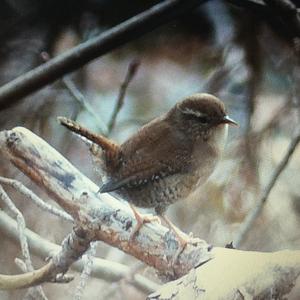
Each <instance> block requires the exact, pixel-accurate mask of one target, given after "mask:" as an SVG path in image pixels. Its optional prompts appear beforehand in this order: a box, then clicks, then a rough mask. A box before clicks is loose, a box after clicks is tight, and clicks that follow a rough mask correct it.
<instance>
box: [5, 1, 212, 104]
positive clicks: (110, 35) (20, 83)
mask: <svg viewBox="0 0 300 300" xmlns="http://www.w3.org/2000/svg"><path fill="white" fill-rule="evenodd" d="M206 1H207V0H165V1H164V2H162V3H159V4H157V5H155V6H153V7H152V8H150V9H148V10H147V11H145V12H142V13H140V14H138V15H136V16H134V17H132V18H130V19H129V20H127V21H125V22H123V23H121V24H119V25H117V26H115V27H113V28H111V29H109V30H107V31H106V32H104V33H102V34H100V35H99V36H98V37H95V38H93V39H90V40H88V41H87V42H85V43H82V44H79V45H78V46H76V47H74V48H72V49H70V50H68V51H66V52H65V53H63V54H61V55H59V56H56V57H55V58H53V59H51V60H49V61H48V62H46V63H44V64H43V65H41V66H39V67H37V68H35V69H33V70H31V71H29V72H27V73H26V74H24V75H21V76H20V77H18V78H16V79H14V80H12V81H11V82H9V83H7V84H5V85H4V86H2V87H1V88H0V110H3V109H6V108H8V107H10V106H11V105H12V104H13V103H15V102H17V101H18V100H20V99H21V98H22V97H25V96H28V95H29V94H31V93H33V92H35V91H37V90H39V89H40V88H42V87H44V86H46V85H47V84H50V83H52V82H54V81H55V80H57V79H59V78H60V77H62V76H63V75H66V74H67V73H70V72H73V71H75V70H77V69H78V68H80V67H82V66H83V65H85V64H86V63H88V62H90V61H91V60H93V59H95V58H97V57H100V56H101V55H104V54H106V53H108V52H109V51H111V50H113V49H115V48H117V47H119V46H121V45H124V44H126V43H127V42H129V41H131V40H133V39H136V38H138V37H140V36H141V35H143V34H145V33H147V32H150V31H152V30H153V29H155V28H157V27H159V26H160V25H162V24H165V23H167V22H169V21H171V20H172V19H174V18H175V17H177V16H178V15H180V14H183V13H184V12H186V11H188V10H190V9H192V8H193V7H195V6H197V5H200V4H202V3H204V2H206Z"/></svg>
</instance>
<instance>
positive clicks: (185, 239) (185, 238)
mask: <svg viewBox="0 0 300 300" xmlns="http://www.w3.org/2000/svg"><path fill="white" fill-rule="evenodd" d="M160 217H161V218H162V219H163V220H164V221H165V222H166V224H167V226H168V227H169V229H170V231H173V232H174V234H175V236H176V238H177V240H178V242H179V245H180V247H179V248H178V251H177V252H176V253H175V255H174V257H173V259H172V262H171V264H172V265H174V264H175V262H176V261H177V258H178V257H179V255H180V254H181V253H182V252H183V251H184V249H185V247H186V246H187V245H188V244H195V243H197V242H199V239H198V238H193V237H191V236H189V235H186V234H185V233H184V232H182V231H180V230H179V229H178V228H177V227H176V226H175V225H174V224H173V223H172V222H171V221H170V220H169V219H168V218H167V217H166V215H165V214H160Z"/></svg>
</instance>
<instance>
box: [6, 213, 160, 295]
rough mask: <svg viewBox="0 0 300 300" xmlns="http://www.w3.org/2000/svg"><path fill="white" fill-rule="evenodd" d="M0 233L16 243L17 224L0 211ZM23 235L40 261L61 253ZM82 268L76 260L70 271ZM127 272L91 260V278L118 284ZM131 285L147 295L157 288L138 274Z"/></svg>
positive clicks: (119, 266) (31, 234)
mask: <svg viewBox="0 0 300 300" xmlns="http://www.w3.org/2000/svg"><path fill="white" fill-rule="evenodd" d="M0 231H1V232H2V233H3V234H4V235H6V236H8V237H9V238H10V239H12V240H14V241H15V242H16V243H17V242H18V240H19V234H18V229H17V223H16V221H14V220H13V219H12V218H11V217H9V216H8V215H7V214H6V213H5V212H3V211H0ZM25 235H26V237H27V240H28V245H29V249H30V251H32V253H33V254H35V255H37V256H38V257H40V258H42V259H46V258H47V257H53V256H54V255H55V254H56V253H58V252H60V251H61V247H60V246H59V245H57V244H54V243H51V242H49V241H48V240H46V239H44V238H42V237H41V236H39V235H38V234H36V233H35V232H32V231H31V230H29V229H25ZM83 267H84V262H83V261H82V260H78V261H76V262H75V263H74V264H73V265H72V269H74V270H76V271H78V272H81V271H82V270H83ZM129 272H130V268H129V267H128V266H125V265H123V264H120V263H117V262H114V261H108V260H105V259H101V258H93V265H92V272H91V276H92V277H96V278H99V279H104V280H106V281H108V282H118V281H119V280H121V279H122V278H125V277H126V276H127V274H128V273H129ZM131 284H132V285H133V286H134V287H136V288H137V289H139V290H141V291H142V292H144V293H147V294H148V293H151V292H154V291H155V290H157V289H158V288H159V285H158V284H156V283H154V282H153V281H151V280H149V279H147V278H145V277H144V276H142V275H140V274H136V275H134V276H133V278H132V282H131Z"/></svg>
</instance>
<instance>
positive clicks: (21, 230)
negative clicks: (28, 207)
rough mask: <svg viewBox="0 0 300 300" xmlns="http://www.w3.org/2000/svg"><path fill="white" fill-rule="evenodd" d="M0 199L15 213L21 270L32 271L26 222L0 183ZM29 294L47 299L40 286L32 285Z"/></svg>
mask: <svg viewBox="0 0 300 300" xmlns="http://www.w3.org/2000/svg"><path fill="white" fill-rule="evenodd" d="M0 199H2V200H3V201H4V203H5V204H6V206H7V207H8V208H9V210H10V211H11V212H12V213H13V214H14V215H15V217H16V220H17V224H18V235H19V242H20V245H21V250H22V255H23V257H24V259H25V262H24V269H25V270H23V272H32V271H34V268H33V266H32V262H31V257H30V252H29V247H28V241H27V237H26V234H25V229H26V223H25V220H24V217H23V215H22V213H21V212H20V211H19V209H18V208H17V207H16V206H15V205H14V203H13V202H12V201H11V199H10V198H9V196H8V195H7V193H6V192H5V191H4V189H3V187H2V185H0ZM28 293H29V294H30V295H32V294H36V295H37V296H38V297H39V298H41V299H47V298H46V296H45V294H44V291H43V289H42V287H41V286H37V287H34V288H32V289H30V290H29V291H28Z"/></svg>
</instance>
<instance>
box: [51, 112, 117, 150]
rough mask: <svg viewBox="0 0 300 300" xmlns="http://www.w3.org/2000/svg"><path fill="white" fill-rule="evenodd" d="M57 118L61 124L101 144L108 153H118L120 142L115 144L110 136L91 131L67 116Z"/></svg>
mask: <svg viewBox="0 0 300 300" xmlns="http://www.w3.org/2000/svg"><path fill="white" fill-rule="evenodd" d="M57 120H58V122H59V123H60V124H61V125H63V126H65V127H66V128H68V129H69V130H71V131H72V132H74V133H76V134H78V135H80V136H83V137H85V138H86V139H88V140H89V141H91V142H93V143H95V144H97V145H98V146H100V147H101V148H102V149H103V150H104V151H105V152H106V153H107V154H109V153H111V154H112V153H116V152H118V151H119V148H120V147H119V145H118V144H115V143H114V142H112V141H111V140H109V139H108V138H106V137H104V136H102V135H100V134H96V133H93V132H91V131H90V130H88V129H87V128H84V127H82V126H81V125H80V124H78V123H76V122H75V121H73V120H70V119H68V118H66V117H57Z"/></svg>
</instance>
